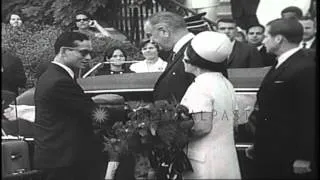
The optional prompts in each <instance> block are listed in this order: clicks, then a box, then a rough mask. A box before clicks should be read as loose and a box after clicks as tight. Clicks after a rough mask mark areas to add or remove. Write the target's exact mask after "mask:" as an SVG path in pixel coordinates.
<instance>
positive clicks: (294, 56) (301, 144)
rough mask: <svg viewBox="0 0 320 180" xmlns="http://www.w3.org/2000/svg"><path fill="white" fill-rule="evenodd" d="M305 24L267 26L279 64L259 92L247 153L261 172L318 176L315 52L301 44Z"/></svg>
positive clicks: (269, 43) (270, 45) (270, 47)
mask: <svg viewBox="0 0 320 180" xmlns="http://www.w3.org/2000/svg"><path fill="white" fill-rule="evenodd" d="M302 34H303V28H302V25H301V24H300V23H299V22H298V20H296V19H276V20H273V21H271V22H269V23H268V24H267V26H266V33H265V35H266V37H265V39H264V41H263V43H264V45H265V46H266V48H267V51H268V52H272V53H274V54H276V55H277V64H275V65H274V66H272V68H271V70H270V71H269V72H268V73H267V75H266V76H265V78H264V80H263V82H262V84H261V87H260V89H259V91H258V94H257V103H256V104H257V108H256V109H257V110H256V111H255V113H256V118H257V122H256V131H255V138H254V145H253V147H251V148H249V149H247V151H246V152H247V156H248V157H250V158H253V159H254V160H255V163H256V166H255V167H257V171H256V172H257V177H263V178H286V179H287V178H289V179H291V178H315V175H316V170H317V169H316V166H317V165H316V159H317V158H316V157H315V152H314V151H315V123H316V122H315V121H316V118H315V115H316V114H315V113H316V111H315V104H316V102H315V97H316V92H315V91H316V89H315V88H316V86H315V83H316V81H315V78H316V74H315V73H316V72H315V71H316V68H315V62H314V58H315V54H314V51H308V50H305V49H301V48H300V47H299V42H300V41H301V39H302Z"/></svg>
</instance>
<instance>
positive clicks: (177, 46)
mask: <svg viewBox="0 0 320 180" xmlns="http://www.w3.org/2000/svg"><path fill="white" fill-rule="evenodd" d="M193 37H194V34H192V33H188V34H186V35H184V36H183V37H182V38H181V39H179V41H178V42H177V43H176V44H175V45H174V46H173V52H175V53H177V52H179V50H180V49H181V48H182V47H183V45H185V44H186V43H187V42H188V41H189V40H190V39H192V38H193Z"/></svg>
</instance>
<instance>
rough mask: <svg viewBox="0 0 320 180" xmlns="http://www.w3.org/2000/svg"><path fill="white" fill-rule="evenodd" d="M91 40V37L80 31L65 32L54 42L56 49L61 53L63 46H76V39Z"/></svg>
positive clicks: (56, 51)
mask: <svg viewBox="0 0 320 180" xmlns="http://www.w3.org/2000/svg"><path fill="white" fill-rule="evenodd" d="M84 40H89V37H88V36H87V35H85V34H82V33H79V32H64V33H62V34H61V35H60V36H59V37H58V38H57V40H56V42H55V43H54V51H55V53H56V54H58V53H59V51H60V48H61V47H76V46H77V44H76V43H75V41H84Z"/></svg>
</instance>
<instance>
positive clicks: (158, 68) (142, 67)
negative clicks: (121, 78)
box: [130, 57, 168, 73]
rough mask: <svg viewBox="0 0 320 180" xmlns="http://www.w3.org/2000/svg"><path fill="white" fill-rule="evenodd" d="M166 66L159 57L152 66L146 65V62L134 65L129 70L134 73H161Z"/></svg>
mask: <svg viewBox="0 0 320 180" xmlns="http://www.w3.org/2000/svg"><path fill="white" fill-rule="evenodd" d="M167 64H168V63H167V62H165V61H164V60H162V59H161V58H160V57H159V58H158V60H157V61H156V62H155V63H154V64H149V63H147V60H143V61H141V62H137V63H134V64H132V65H131V66H130V70H131V71H134V72H136V73H144V72H163V71H164V70H165V69H166V67H167Z"/></svg>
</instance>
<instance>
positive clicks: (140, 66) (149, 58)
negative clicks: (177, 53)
mask: <svg viewBox="0 0 320 180" xmlns="http://www.w3.org/2000/svg"><path fill="white" fill-rule="evenodd" d="M140 49H141V53H142V55H143V56H144V57H145V60H143V61H141V62H137V63H134V64H132V65H131V66H130V70H131V71H133V72H136V73H143V72H163V71H164V70H165V69H166V67H167V64H168V63H167V62H165V61H164V60H162V59H161V58H160V57H159V46H158V45H157V44H155V43H153V42H150V40H146V41H143V42H142V43H141V45H140Z"/></svg>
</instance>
